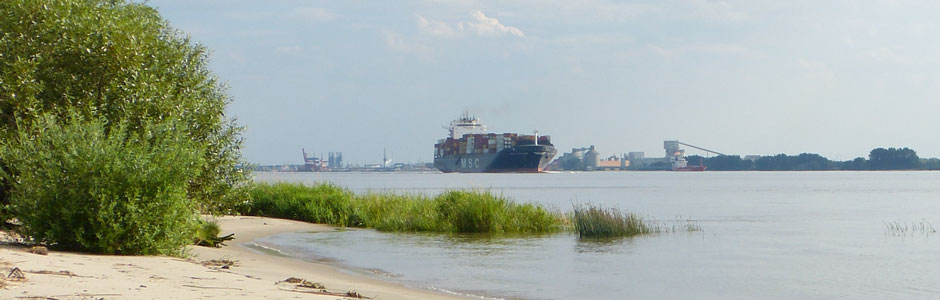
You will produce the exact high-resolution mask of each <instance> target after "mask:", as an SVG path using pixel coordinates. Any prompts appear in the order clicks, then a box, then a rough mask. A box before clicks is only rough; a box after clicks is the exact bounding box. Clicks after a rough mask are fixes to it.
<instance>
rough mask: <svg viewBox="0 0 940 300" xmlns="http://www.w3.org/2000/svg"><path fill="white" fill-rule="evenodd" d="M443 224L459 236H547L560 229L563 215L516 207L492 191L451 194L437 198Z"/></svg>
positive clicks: (542, 209)
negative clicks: (509, 234)
mask: <svg viewBox="0 0 940 300" xmlns="http://www.w3.org/2000/svg"><path fill="white" fill-rule="evenodd" d="M434 202H435V206H436V207H437V211H438V214H439V217H440V218H441V221H443V222H444V223H445V224H446V226H447V227H449V231H451V232H459V233H479V232H490V233H547V232H555V231H558V230H560V229H561V219H562V217H561V215H560V214H558V213H556V212H552V211H549V210H547V209H545V208H544V207H542V206H538V205H534V204H529V203H523V204H518V203H515V202H513V201H511V200H509V199H507V198H505V197H502V196H497V195H493V194H492V193H490V192H489V191H482V192H481V191H448V192H445V193H443V194H441V195H438V196H437V197H435V198H434Z"/></svg>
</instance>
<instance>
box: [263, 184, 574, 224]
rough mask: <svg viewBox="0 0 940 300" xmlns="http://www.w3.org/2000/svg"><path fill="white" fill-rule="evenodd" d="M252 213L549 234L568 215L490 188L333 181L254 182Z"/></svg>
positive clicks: (336, 221) (327, 220) (330, 221)
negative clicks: (402, 189) (438, 190)
mask: <svg viewBox="0 0 940 300" xmlns="http://www.w3.org/2000/svg"><path fill="white" fill-rule="evenodd" d="M249 194H250V195H251V197H252V201H251V204H250V209H249V212H248V213H249V214H252V215H259V216H270V217H279V218H286V219H293V220H300V221H307V222H316V223H327V224H332V225H337V226H360V227H368V228H374V229H376V230H381V231H411V232H448V233H550V232H557V231H560V230H562V228H563V224H564V217H563V216H562V215H561V214H560V213H558V212H556V211H553V210H549V209H546V208H544V207H542V206H539V205H534V204H528V203H523V204H519V203H515V202H513V201H512V200H509V199H507V198H505V197H502V196H498V195H494V194H493V193H491V192H489V191H447V192H444V193H442V194H440V195H437V196H434V197H429V196H426V195H422V194H398V193H390V192H369V193H365V194H354V193H352V192H350V191H347V190H345V189H343V188H340V187H338V186H335V185H332V184H317V185H314V186H304V185H303V184H293V183H276V184H255V185H253V186H252V187H251V188H250V189H249Z"/></svg>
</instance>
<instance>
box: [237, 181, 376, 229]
mask: <svg viewBox="0 0 940 300" xmlns="http://www.w3.org/2000/svg"><path fill="white" fill-rule="evenodd" d="M248 193H249V195H250V197H251V199H252V200H251V204H250V205H249V209H248V214H249V215H256V216H266V217H276V218H284V219H291V220H299V221H306V222H312V223H324V224H330V225H336V226H353V225H357V223H358V222H359V221H358V218H357V217H356V216H355V215H354V213H353V203H352V202H353V194H352V192H349V191H347V190H346V189H343V188H341V187H339V186H336V185H332V184H318V185H315V186H305V185H303V184H296V183H275V184H253V185H252V186H251V187H250V188H249V189H248Z"/></svg>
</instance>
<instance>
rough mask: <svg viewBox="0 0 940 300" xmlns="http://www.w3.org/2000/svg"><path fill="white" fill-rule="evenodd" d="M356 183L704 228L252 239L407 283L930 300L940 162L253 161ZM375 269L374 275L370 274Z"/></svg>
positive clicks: (515, 291) (494, 292)
mask: <svg viewBox="0 0 940 300" xmlns="http://www.w3.org/2000/svg"><path fill="white" fill-rule="evenodd" d="M257 179H258V180H259V181H291V182H304V183H314V182H324V181H329V182H333V183H337V184H339V185H342V186H346V187H349V188H350V189H352V190H354V191H358V192H364V191H369V190H392V191H405V192H411V193H428V194H436V193H439V192H441V191H443V190H445V189H449V188H484V189H490V190H492V191H494V192H498V193H502V194H503V195H506V196H509V197H511V198H513V199H514V200H515V201H518V202H534V203H542V204H545V205H550V206H555V207H557V208H558V209H560V210H563V211H570V210H571V206H572V203H584V202H592V203H601V204H604V205H607V206H615V207H619V208H621V209H627V210H631V211H634V212H637V213H640V214H643V215H647V216H648V218H651V219H657V220H663V221H664V222H669V221H671V220H676V219H689V218H691V219H693V220H696V222H697V224H698V225H700V226H701V227H702V229H703V231H701V232H681V233H670V234H661V235H652V236H645V237H639V238H631V239H623V240H619V241H613V242H605V243H599V242H583V241H579V240H578V239H577V237H576V236H573V235H569V234H556V235H550V236H542V237H529V238H486V237H479V236H450V235H433V234H396V233H380V232H375V231H372V230H348V231H342V232H329V233H315V234H312V233H294V234H282V235H276V236H271V237H267V238H264V239H261V240H259V241H257V242H258V243H259V244H263V245H266V246H270V247H273V248H277V249H280V250H281V251H283V252H285V253H287V254H289V255H291V256H295V257H298V258H301V259H311V260H326V261H331V262H334V263H336V264H338V265H341V266H345V267H347V268H349V269H350V270H358V271H357V272H364V273H367V274H372V275H371V276H377V277H381V278H385V279H387V280H391V281H397V282H402V283H404V284H407V285H410V286H414V287H421V288H433V289H441V290H447V291H453V292H458V293H466V294H472V295H478V296H486V297H495V298H525V299H653V298H657V299H936V298H938V297H940V285H938V281H937V280H938V278H940V235H937V234H927V233H924V232H921V231H914V232H909V233H908V234H906V235H902V236H899V235H894V234H891V232H890V231H888V230H887V226H886V225H885V223H886V222H899V223H901V224H902V225H903V224H906V225H907V226H912V224H918V223H921V222H922V221H923V220H926V221H928V222H935V223H937V225H935V226H936V228H938V229H940V172H702V173H673V172H613V173H557V174H405V173H383V174H368V173H367V174H362V173H359V174H353V173H292V174H284V173H259V174H257ZM368 271H372V272H368Z"/></svg>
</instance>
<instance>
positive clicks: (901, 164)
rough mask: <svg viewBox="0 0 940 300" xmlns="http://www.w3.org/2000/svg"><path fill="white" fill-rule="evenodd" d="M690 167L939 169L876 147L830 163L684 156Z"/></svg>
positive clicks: (907, 152)
mask: <svg viewBox="0 0 940 300" xmlns="http://www.w3.org/2000/svg"><path fill="white" fill-rule="evenodd" d="M686 160H687V161H688V163H689V165H702V164H704V165H705V166H706V167H708V170H709V171H824V170H849V171H852V170H940V159H937V158H929V159H927V158H920V157H918V156H917V152H916V151H914V150H913V149H910V148H906V147H905V148H887V149H885V148H876V149H873V150H871V152H870V153H869V154H868V159H865V158H863V157H858V158H855V159H853V160H848V161H834V160H829V159H828V158H825V157H823V156H821V155H819V154H815V153H803V154H800V155H786V154H777V155H773V156H761V157H759V158H757V159H753V160H751V159H743V158H741V157H740V156H737V155H721V156H715V157H708V158H705V157H701V156H697V155H692V156H687V157H686Z"/></svg>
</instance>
